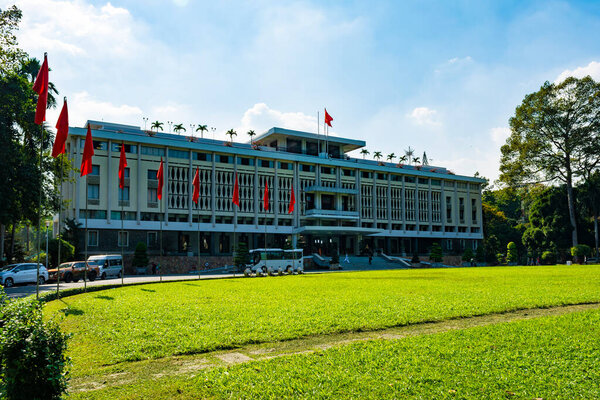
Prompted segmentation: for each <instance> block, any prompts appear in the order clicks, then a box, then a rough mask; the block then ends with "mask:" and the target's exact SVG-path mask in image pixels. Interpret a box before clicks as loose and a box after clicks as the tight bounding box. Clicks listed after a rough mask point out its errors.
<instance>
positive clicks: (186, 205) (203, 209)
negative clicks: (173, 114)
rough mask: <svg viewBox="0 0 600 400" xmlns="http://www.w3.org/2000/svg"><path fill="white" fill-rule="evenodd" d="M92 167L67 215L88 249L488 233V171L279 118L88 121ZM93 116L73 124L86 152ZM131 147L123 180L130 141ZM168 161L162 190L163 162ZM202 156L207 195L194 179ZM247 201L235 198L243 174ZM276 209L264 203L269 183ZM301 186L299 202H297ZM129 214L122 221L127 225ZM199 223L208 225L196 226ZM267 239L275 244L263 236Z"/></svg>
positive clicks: (336, 248) (465, 238) (464, 240)
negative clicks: (253, 131) (293, 125)
mask: <svg viewBox="0 0 600 400" xmlns="http://www.w3.org/2000/svg"><path fill="white" fill-rule="evenodd" d="M87 124H90V126H91V129H92V137H93V139H94V152H95V154H94V156H93V159H92V164H93V171H92V173H91V174H90V175H88V176H87V177H84V178H80V177H79V176H78V174H74V176H72V179H71V180H70V181H69V182H66V183H64V185H63V188H62V190H63V196H64V197H65V199H67V200H68V206H67V209H66V211H65V214H64V215H63V218H64V217H68V218H75V219H76V220H77V221H78V222H80V223H81V224H82V225H85V224H86V218H87V226H88V237H87V238H86V240H87V241H88V251H89V253H90V254H97V253H106V252H118V251H120V247H121V246H123V247H124V251H125V252H126V253H131V252H133V250H134V249H135V246H136V244H137V243H138V242H144V243H146V244H147V246H148V249H149V253H151V254H157V253H158V252H159V248H160V244H161V243H160V242H161V240H160V238H161V235H162V249H163V254H164V255H195V254H197V252H198V250H199V251H200V254H201V255H204V256H228V255H231V254H232V251H233V246H234V243H239V242H245V243H247V244H248V247H249V248H257V247H264V246H265V245H266V246H267V247H281V246H283V245H284V243H285V242H286V241H289V242H290V243H292V244H293V245H294V246H302V247H303V248H304V249H305V254H310V253H320V254H323V255H330V254H332V253H333V252H339V253H340V254H345V253H348V254H356V255H357V254H361V253H363V254H364V253H365V252H366V253H369V252H372V251H374V250H381V251H383V252H384V253H386V254H390V255H412V254H415V253H420V254H426V253H427V252H428V251H429V248H430V246H431V244H432V243H434V242H438V243H440V244H441V245H442V247H443V249H444V252H445V253H452V252H455V253H457V254H459V253H460V252H461V251H462V250H464V249H465V248H467V247H469V248H471V249H473V250H474V249H476V248H477V246H478V243H479V242H480V241H481V240H482V239H483V229H482V226H483V225H482V210H481V185H482V183H483V182H484V181H483V180H482V179H478V178H474V177H467V176H459V175H455V174H453V173H452V172H450V171H448V170H447V169H445V168H443V167H434V166H428V165H423V166H411V165H401V164H394V163H385V162H377V161H373V160H364V159H360V158H352V157H349V156H348V154H347V153H348V152H350V151H353V150H357V149H360V148H361V147H364V146H365V142H364V141H361V140H354V139H348V138H340V137H331V136H330V137H329V138H328V140H325V138H324V137H323V136H319V135H317V134H314V133H308V132H299V131H293V130H287V129H281V128H272V129H270V130H269V131H268V132H266V133H264V134H263V135H261V136H259V137H257V138H256V139H255V140H253V141H252V142H251V143H236V142H224V141H218V140H211V139H205V138H191V137H187V136H184V135H176V134H167V133H156V132H148V131H144V130H141V129H140V128H139V127H135V126H128V125H121V124H114V123H106V122H99V121H88V123H87ZM87 124H86V127H84V128H75V127H71V128H70V130H69V139H68V142H67V153H68V155H69V157H70V158H71V160H73V163H74V165H75V166H79V165H80V163H81V157H82V153H83V147H84V142H85V134H86V128H87ZM122 143H124V145H125V151H126V155H127V164H128V165H127V170H126V171H125V178H126V179H125V188H124V189H123V190H121V189H119V180H118V168H119V167H118V166H119V154H120V148H121V144H122ZM161 158H162V159H163V162H164V189H163V199H162V201H159V200H158V196H157V187H158V181H157V179H156V173H157V170H158V168H159V164H160V160H161ZM196 168H199V176H200V193H199V195H200V196H199V200H198V205H196V204H195V203H194V202H193V201H192V193H193V187H192V179H193V176H194V174H195V172H196ZM235 175H237V177H238V182H239V198H240V205H239V207H237V206H236V205H234V204H233V202H232V195H233V188H234V179H235V178H234V177H235ZM266 184H268V187H269V203H270V207H269V209H268V210H266V211H265V210H264V208H263V196H264V192H265V185H266ZM292 188H293V189H294V194H295V199H296V202H295V206H294V210H293V212H292V213H288V209H289V204H290V197H291V193H292ZM121 226H123V228H124V232H121ZM198 232H199V234H198ZM265 242H266V244H265Z"/></svg>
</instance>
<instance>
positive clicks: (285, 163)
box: [279, 162, 292, 169]
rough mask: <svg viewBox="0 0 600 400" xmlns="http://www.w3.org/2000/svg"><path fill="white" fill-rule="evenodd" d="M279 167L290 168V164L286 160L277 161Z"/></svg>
mask: <svg viewBox="0 0 600 400" xmlns="http://www.w3.org/2000/svg"><path fill="white" fill-rule="evenodd" d="M279 169H292V164H290V163H287V162H279Z"/></svg>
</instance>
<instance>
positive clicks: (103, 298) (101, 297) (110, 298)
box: [94, 296, 115, 300]
mask: <svg viewBox="0 0 600 400" xmlns="http://www.w3.org/2000/svg"><path fill="white" fill-rule="evenodd" d="M94 298H96V299H102V300H114V299H115V298H114V297H110V296H94Z"/></svg>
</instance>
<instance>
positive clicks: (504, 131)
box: [490, 126, 510, 147]
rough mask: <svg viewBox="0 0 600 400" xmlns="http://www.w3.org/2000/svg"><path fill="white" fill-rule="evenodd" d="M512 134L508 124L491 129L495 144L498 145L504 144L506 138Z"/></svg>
mask: <svg viewBox="0 0 600 400" xmlns="http://www.w3.org/2000/svg"><path fill="white" fill-rule="evenodd" d="M509 136H510V128H508V127H506V126H502V127H497V128H492V129H491V130H490V137H491V138H492V141H493V142H494V144H496V145H497V146H498V147H500V146H502V145H504V144H505V143H506V139H507V138H508V137H509Z"/></svg>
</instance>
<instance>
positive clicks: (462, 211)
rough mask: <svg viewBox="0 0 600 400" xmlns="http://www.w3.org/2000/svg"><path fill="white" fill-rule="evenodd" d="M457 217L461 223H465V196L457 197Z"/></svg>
mask: <svg viewBox="0 0 600 400" xmlns="http://www.w3.org/2000/svg"><path fill="white" fill-rule="evenodd" d="M458 219H459V222H460V223H461V224H464V223H465V198H464V197H459V198H458Z"/></svg>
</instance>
